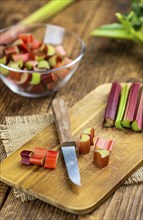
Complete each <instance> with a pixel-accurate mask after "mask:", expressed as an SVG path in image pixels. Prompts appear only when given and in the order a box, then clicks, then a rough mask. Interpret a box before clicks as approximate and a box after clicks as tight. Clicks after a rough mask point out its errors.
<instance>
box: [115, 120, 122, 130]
mask: <svg viewBox="0 0 143 220" xmlns="http://www.w3.org/2000/svg"><path fill="white" fill-rule="evenodd" d="M115 127H116V128H117V129H123V126H122V122H121V121H115Z"/></svg>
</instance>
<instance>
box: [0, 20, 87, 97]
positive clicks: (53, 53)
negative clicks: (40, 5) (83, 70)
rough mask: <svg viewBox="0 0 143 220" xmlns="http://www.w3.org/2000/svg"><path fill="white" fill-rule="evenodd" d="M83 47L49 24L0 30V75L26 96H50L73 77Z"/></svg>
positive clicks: (83, 45) (76, 39) (5, 81)
mask: <svg viewBox="0 0 143 220" xmlns="http://www.w3.org/2000/svg"><path fill="white" fill-rule="evenodd" d="M84 53H85V44H84V42H83V40H82V39H80V38H79V37H78V35H77V34H75V33H74V32H72V31H68V30H66V29H65V28H63V27H59V26H56V25H51V24H32V25H29V26H27V25H26V26H22V25H16V26H12V27H9V28H5V29H2V30H1V31H0V76H1V80H2V81H3V82H4V83H5V85H6V86H7V87H8V88H9V89H11V90H12V91H13V92H15V93H17V94H19V95H21V96H26V97H33V98H36V97H44V96H48V95H51V94H53V93H54V92H55V91H57V90H59V88H61V87H62V86H64V85H65V83H67V82H68V81H69V79H70V78H71V77H72V76H73V74H74V73H75V71H76V69H77V68H78V66H79V63H80V61H81V59H82V57H83V55H84Z"/></svg>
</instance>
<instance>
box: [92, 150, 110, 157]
mask: <svg viewBox="0 0 143 220" xmlns="http://www.w3.org/2000/svg"><path fill="white" fill-rule="evenodd" d="M95 151H96V152H98V153H99V154H100V155H101V157H102V158H104V157H107V156H109V151H108V150H95Z"/></svg>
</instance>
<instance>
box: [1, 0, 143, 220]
mask: <svg viewBox="0 0 143 220" xmlns="http://www.w3.org/2000/svg"><path fill="white" fill-rule="evenodd" d="M59 1H60V0H59ZM46 2H47V1H46V0H42V1H38V0H37V1H36V0H33V1H32V0H29V1H24V0H21V1H16V0H7V1H4V0H3V1H1V28H3V27H5V26H9V25H12V24H14V23H16V22H18V21H20V20H21V19H23V18H24V17H25V16H26V15H28V14H30V13H32V12H33V11H35V10H36V9H37V8H39V7H40V6H42V5H43V4H44V3H46ZM128 8H129V5H128V1H127V0H117V1H116V2H114V1H111V0H81V1H78V2H76V3H75V4H73V5H71V6H70V7H68V8H67V9H66V10H64V11H63V12H61V13H60V14H58V15H57V16H55V17H54V18H53V19H51V20H50V21H49V23H53V24H57V25H61V26H64V27H65V28H68V29H71V30H73V31H75V32H76V33H77V34H78V35H79V36H81V37H82V38H83V39H84V41H85V43H86V47H87V50H86V54H85V56H84V59H83V60H82V62H81V65H80V67H79V69H78V70H77V72H76V74H75V75H74V76H73V78H72V79H71V80H70V81H69V82H68V84H66V85H65V86H64V87H63V88H62V89H60V91H59V92H57V93H56V94H54V95H53V96H51V97H47V98H41V99H38V100H37V99H29V98H24V97H20V96H18V95H16V94H14V93H12V92H11V91H10V90H9V89H8V88H7V87H6V86H5V85H4V84H3V83H2V82H0V92H1V93H0V94H1V96H0V112H1V118H0V121H1V123H4V118H5V116H16V115H28V114H29V115H31V114H36V113H37V114H40V113H44V112H48V111H49V109H50V106H51V102H52V100H53V99H54V98H55V97H60V98H64V99H65V100H66V101H67V102H68V104H69V106H70V107H71V106H72V105H74V104H75V103H76V102H77V101H78V100H80V99H81V98H82V97H84V96H85V95H86V94H87V93H89V92H90V91H91V90H93V89H94V88H95V87H97V86H98V85H100V84H102V83H106V82H112V81H116V80H117V81H120V82H123V81H127V80H128V79H135V78H136V79H138V80H140V79H142V78H143V62H142V50H141V49H140V48H139V47H138V46H136V45H134V44H132V43H131V42H118V43H115V42H114V41H110V40H108V39H101V38H100V39H99V38H96V39H93V38H91V37H90V36H89V33H90V31H91V30H93V29H94V28H95V27H97V26H99V25H101V24H105V23H111V22H113V21H115V20H116V19H115V16H114V13H115V12H116V11H119V10H120V11H122V12H124V11H126V10H127V9H128ZM1 155H2V158H4V157H5V153H4V149H3V148H2V146H1ZM142 191H143V187H142V184H138V185H132V186H122V187H120V188H119V189H118V190H117V191H116V192H115V193H114V194H113V195H112V196H111V197H110V198H109V199H107V200H106V202H105V203H103V204H102V205H101V206H100V207H99V208H97V209H96V210H95V211H94V212H92V213H90V214H87V215H81V216H80V215H79V216H77V215H73V214H69V213H67V212H64V211H61V210H59V209H57V208H55V207H53V206H51V205H48V204H46V203H44V202H42V201H40V200H36V201H32V202H26V203H22V202H21V201H20V200H19V199H15V198H14V196H13V193H12V189H11V188H10V187H8V186H6V185H5V184H3V183H1V194H0V202H1V219H2V220H4V219H6V220H8V219H9V220H18V219H26V220H38V219H40V220H44V219H46V220H52V219H53V220H59V219H62V220H64V219H65V220H68V219H69V220H75V219H77V220H87V219H92V220H100V219H104V220H121V219H125V220H141V219H143V213H142V208H143V207H142V206H143V204H142V200H141V197H142Z"/></svg>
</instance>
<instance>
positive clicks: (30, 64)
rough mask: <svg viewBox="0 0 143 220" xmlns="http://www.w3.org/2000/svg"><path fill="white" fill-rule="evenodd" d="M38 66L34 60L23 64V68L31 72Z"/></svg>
mask: <svg viewBox="0 0 143 220" xmlns="http://www.w3.org/2000/svg"><path fill="white" fill-rule="evenodd" d="M37 65H38V62H37V61H36V60H29V61H27V62H26V63H25V67H26V68H27V69H28V70H33V69H34V67H35V66H37Z"/></svg>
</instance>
